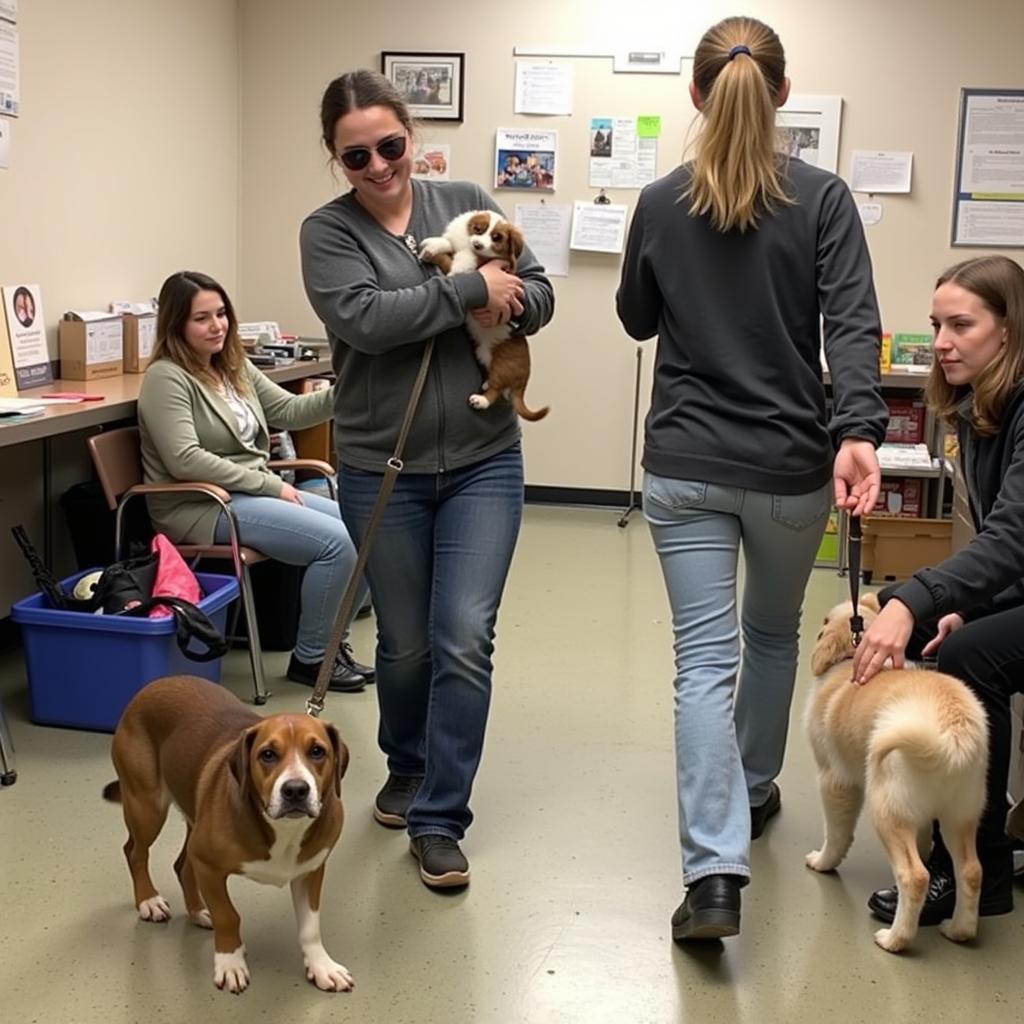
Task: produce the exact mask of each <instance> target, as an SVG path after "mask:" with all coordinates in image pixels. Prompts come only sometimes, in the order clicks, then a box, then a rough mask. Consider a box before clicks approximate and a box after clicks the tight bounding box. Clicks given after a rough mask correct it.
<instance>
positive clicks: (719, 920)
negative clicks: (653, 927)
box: [672, 875, 741, 942]
mask: <svg viewBox="0 0 1024 1024" xmlns="http://www.w3.org/2000/svg"><path fill="white" fill-rule="evenodd" d="M740 885H741V882H740V879H739V877H738V876H736V875H706V876H705V877H704V878H700V879H698V880H697V881H696V882H694V883H693V885H691V886H690V888H689V889H688V890H687V893H686V899H684V900H683V902H682V903H680V904H679V906H678V907H677V908H676V912H675V913H674V914H673V915H672V938H673V939H674V940H675V941H676V942H685V941H688V940H690V939H724V938H725V937H726V936H729V935H739V933H740Z"/></svg>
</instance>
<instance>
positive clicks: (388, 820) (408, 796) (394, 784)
mask: <svg viewBox="0 0 1024 1024" xmlns="http://www.w3.org/2000/svg"><path fill="white" fill-rule="evenodd" d="M422 783H423V776H422V775H390V774H389V775H388V781H387V782H385V783H384V785H383V786H382V787H381V791H380V792H379V793H378V794H377V799H376V800H374V802H373V816H374V818H376V819H377V821H378V822H380V824H381V825H383V826H384V827H385V828H405V824H406V822H405V816H406V814H407V813H408V811H409V805H410V804H411V803H412V801H413V798H414V797H415V796H416V794H417V793H418V792H419V789H420V786H421V785H422Z"/></svg>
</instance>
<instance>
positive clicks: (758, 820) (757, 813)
mask: <svg viewBox="0 0 1024 1024" xmlns="http://www.w3.org/2000/svg"><path fill="white" fill-rule="evenodd" d="M781 809H782V792H781V790H780V789H779V787H778V785H777V784H776V783H774V782H773V783H772V784H771V787H770V788H769V790H768V799H767V800H765V802H764V803H763V804H760V805H759V806H757V807H751V808H750V838H751V839H757V838H759V837H760V835H761V833H762V832H763V831H764V827H765V825H766V824H767V823H768V819H769V818H774V817H775V815H776V814H778V813H779V811H780V810H781Z"/></svg>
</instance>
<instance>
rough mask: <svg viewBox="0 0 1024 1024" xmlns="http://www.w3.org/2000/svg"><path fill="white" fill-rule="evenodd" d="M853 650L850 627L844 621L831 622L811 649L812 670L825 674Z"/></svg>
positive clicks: (817, 674)
mask: <svg viewBox="0 0 1024 1024" xmlns="http://www.w3.org/2000/svg"><path fill="white" fill-rule="evenodd" d="M852 651H853V637H852V635H851V633H850V627H849V625H848V624H847V623H845V622H843V621H835V622H831V623H829V624H828V625H827V626H826V627H825V628H824V629H823V630H822V631H821V635H820V636H819V638H818V642H817V643H816V644H815V645H814V650H813V651H811V671H812V672H813V673H814V674H815V675H816V676H823V675H824V674H825V673H826V672H827V671H828V670H829V669H830V668H831V667H832V666H833V665H838V664H839V662H841V661H842V660H843V659H844V658H848V657H850V654H851V653H852Z"/></svg>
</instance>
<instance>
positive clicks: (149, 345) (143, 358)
mask: <svg viewBox="0 0 1024 1024" xmlns="http://www.w3.org/2000/svg"><path fill="white" fill-rule="evenodd" d="M121 324H122V328H123V331H124V372H125V373H143V372H144V371H145V369H146V367H147V366H149V361H150V360H151V359H152V358H153V343H154V342H155V341H156V314H155V313H149V314H146V315H143V316H137V315H136V314H134V313H125V314H124V316H122V317H121Z"/></svg>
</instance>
